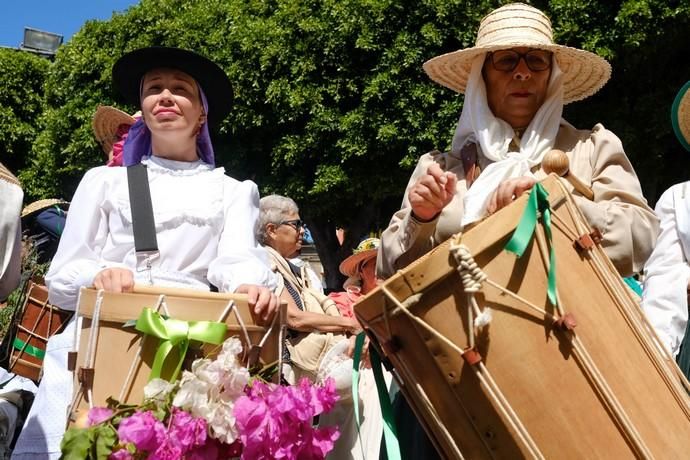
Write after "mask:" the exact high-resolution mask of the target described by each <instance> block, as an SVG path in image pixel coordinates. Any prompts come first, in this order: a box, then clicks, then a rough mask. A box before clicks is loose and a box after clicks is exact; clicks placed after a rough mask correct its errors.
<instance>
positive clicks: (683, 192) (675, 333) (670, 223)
mask: <svg viewBox="0 0 690 460" xmlns="http://www.w3.org/2000/svg"><path fill="white" fill-rule="evenodd" d="M689 185H690V183H688V182H685V183H682V184H676V185H674V186H673V187H671V188H669V189H668V190H666V191H665V192H664V193H663V195H661V198H659V201H658V202H657V204H656V208H655V212H656V214H657V216H658V217H659V219H660V220H661V231H660V233H659V237H658V239H657V242H656V247H655V248H654V251H653V252H652V255H651V256H650V258H649V260H647V263H646V264H645V267H644V271H645V283H644V291H643V295H642V309H643V310H644V312H645V314H646V315H647V318H648V319H649V321H650V322H651V323H652V326H654V329H655V330H656V332H657V334H658V335H659V337H660V338H661V341H662V342H663V343H664V345H666V347H667V348H668V350H669V351H670V352H671V353H672V354H673V356H674V357H675V356H677V355H678V351H679V348H680V344H681V342H682V341H683V336H684V335H685V327H686V325H687V322H688V291H687V286H688V281H689V280H690V265H688V253H687V248H688V246H689V245H690V238H689V237H688V232H689V231H690V225H689V224H688V221H689V220H690V186H689Z"/></svg>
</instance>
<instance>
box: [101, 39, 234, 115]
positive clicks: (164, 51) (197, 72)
mask: <svg viewBox="0 0 690 460" xmlns="http://www.w3.org/2000/svg"><path fill="white" fill-rule="evenodd" d="M160 68H168V69H175V70H180V71H182V72H184V73H186V74H187V75H189V76H190V77H192V78H194V80H196V82H197V83H198V84H199V86H201V88H202V89H203V91H204V94H205V95H206V100H207V101H208V114H206V115H207V118H208V123H209V125H210V126H212V127H215V126H218V124H219V123H220V122H221V121H223V120H224V119H225V117H226V116H227V115H228V114H229V113H230V109H231V108H232V85H230V80H229V79H228V76H227V75H226V74H225V72H224V71H223V69H221V68H220V67H219V66H218V65H217V64H216V63H214V62H213V61H211V60H209V59H207V58H205V57H203V56H201V55H200V54H197V53H194V52H192V51H188V50H184V49H181V48H169V47H165V46H152V47H149V48H139V49H137V50H134V51H130V52H129V53H127V54H125V55H124V56H122V57H121V58H120V59H118V60H117V62H116V63H115V65H114V66H113V83H114V85H115V89H117V90H118V91H119V92H120V94H122V96H124V98H125V99H126V101H127V102H129V103H131V104H134V105H136V106H137V107H139V106H140V100H139V97H140V94H139V92H140V88H141V79H142V78H143V76H144V75H145V74H146V73H147V72H149V71H151V70H154V69H160Z"/></svg>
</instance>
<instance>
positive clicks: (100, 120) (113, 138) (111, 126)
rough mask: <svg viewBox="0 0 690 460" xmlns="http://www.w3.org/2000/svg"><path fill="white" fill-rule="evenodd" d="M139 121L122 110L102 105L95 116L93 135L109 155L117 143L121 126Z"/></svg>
mask: <svg viewBox="0 0 690 460" xmlns="http://www.w3.org/2000/svg"><path fill="white" fill-rule="evenodd" d="M136 121H137V120H136V119H135V118H134V117H133V116H131V115H129V114H128V113H125V112H123V111H122V110H120V109H116V108H115V107H111V106H108V105H100V106H98V108H97V109H96V113H94V115H93V122H92V124H91V125H92V127H93V133H94V135H95V136H96V140H97V141H98V142H99V143H100V144H101V147H102V148H103V151H104V152H105V153H106V154H108V153H110V151H111V150H112V149H113V144H114V143H115V142H117V130H118V128H119V127H120V125H129V126H131V125H133V124H134V123H135V122H136Z"/></svg>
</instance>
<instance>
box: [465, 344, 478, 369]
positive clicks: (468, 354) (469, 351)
mask: <svg viewBox="0 0 690 460" xmlns="http://www.w3.org/2000/svg"><path fill="white" fill-rule="evenodd" d="M462 359H464V360H465V362H466V363H467V364H469V365H470V366H474V365H475V364H477V363H480V362H481V361H482V355H481V354H480V353H479V352H478V351H477V349H476V348H475V347H467V348H465V349H463V353H462Z"/></svg>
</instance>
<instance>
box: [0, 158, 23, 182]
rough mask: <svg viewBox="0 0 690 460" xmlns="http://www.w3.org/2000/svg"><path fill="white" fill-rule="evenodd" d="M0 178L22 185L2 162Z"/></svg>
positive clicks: (0, 164)
mask: <svg viewBox="0 0 690 460" xmlns="http://www.w3.org/2000/svg"><path fill="white" fill-rule="evenodd" d="M0 180H1V181H4V182H7V183H9V184H14V185H17V186H19V187H21V186H22V184H20V183H19V179H17V178H16V176H15V175H14V174H12V173H11V172H10V170H9V169H7V168H6V167H5V165H4V164H2V163H0Z"/></svg>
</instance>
